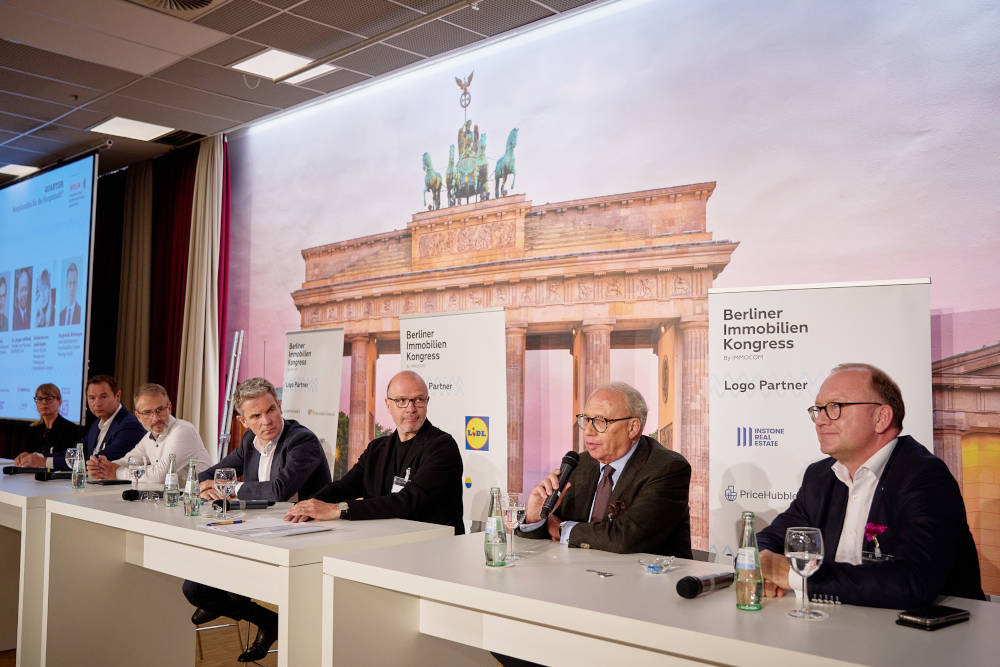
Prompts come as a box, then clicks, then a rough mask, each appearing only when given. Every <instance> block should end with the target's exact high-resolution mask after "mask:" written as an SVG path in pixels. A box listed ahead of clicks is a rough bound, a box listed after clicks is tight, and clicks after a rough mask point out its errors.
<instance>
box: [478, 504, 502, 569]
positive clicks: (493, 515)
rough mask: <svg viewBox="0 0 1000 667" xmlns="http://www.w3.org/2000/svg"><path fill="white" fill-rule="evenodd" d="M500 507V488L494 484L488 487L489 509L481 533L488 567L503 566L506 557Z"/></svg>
mask: <svg viewBox="0 0 1000 667" xmlns="http://www.w3.org/2000/svg"><path fill="white" fill-rule="evenodd" d="M500 508H501V503H500V488H499V487H496V486H494V487H493V488H492V489H490V509H489V514H488V515H487V516H486V526H485V531H484V533H483V550H484V551H485V552H486V564H487V565H488V566H489V567H503V566H504V561H505V560H506V558H507V531H506V530H504V526H503V516H502V515H501V514H500Z"/></svg>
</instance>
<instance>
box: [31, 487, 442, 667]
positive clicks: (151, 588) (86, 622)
mask: <svg viewBox="0 0 1000 667" xmlns="http://www.w3.org/2000/svg"><path fill="white" fill-rule="evenodd" d="M283 505H285V508H287V504H283ZM284 512H285V509H284V508H281V507H275V508H273V509H270V510H263V511H260V510H252V511H249V512H247V513H246V515H245V517H244V518H245V519H247V521H248V525H251V524H252V522H253V520H254V518H255V517H260V516H282V515H283V514H284ZM46 516H47V524H46V544H45V549H46V559H45V561H46V563H45V575H44V584H45V597H44V602H43V609H42V617H43V624H42V637H41V661H40V664H42V665H45V664H49V665H67V664H78V663H79V660H80V657H81V656H100V660H101V662H102V663H103V664H121V665H124V664H130V663H134V662H136V661H137V660H138V661H140V662H141V663H142V664H146V665H180V664H192V663H193V662H194V642H193V641H192V638H193V635H192V632H193V627H192V625H191V622H190V616H191V612H192V611H193V609H192V607H191V606H190V605H189V604H188V602H187V600H185V599H184V596H183V594H182V593H181V590H180V583H181V582H180V579H191V580H193V581H197V582H200V583H204V584H209V585H212V586H216V587H219V588H222V589H225V590H229V591H232V592H234V593H239V594H242V595H247V596H249V597H252V598H254V599H257V600H263V601H266V602H271V603H273V604H276V605H277V606H278V612H279V614H280V617H279V623H278V648H279V651H278V664H279V665H281V666H282V667H287V666H288V665H294V666H295V667H299V666H300V665H303V666H307V665H315V664H318V663H319V661H320V645H321V642H320V629H321V601H322V594H321V590H322V558H323V557H324V556H330V555H336V554H343V553H346V552H351V551H356V550H359V549H366V548H371V547H379V546H390V545H399V544H403V543H408V542H415V541H419V540H435V539H438V538H443V537H448V536H451V535H452V534H453V529H452V528H451V527H448V526H439V525H434V524H427V523H419V522H415V521H405V520H402V519H388V520H382V521H356V522H352V521H331V522H326V523H328V524H329V525H330V527H331V528H332V530H331V531H327V532H320V533H310V534H304V535H296V536H290V537H259V538H247V537H238V536H234V535H226V534H225V533H220V532H217V531H213V530H211V529H207V528H204V527H201V526H202V525H203V524H204V523H206V522H207V521H210V520H211V517H205V516H202V517H197V518H194V517H185V516H184V514H183V512H182V511H181V508H180V507H176V508H167V507H164V506H162V505H161V504H159V503H156V504H154V503H142V502H133V503H128V502H124V501H122V500H121V499H120V497H119V498H112V497H108V496H97V497H76V498H62V499H58V500H50V501H49V502H48V503H47V504H46ZM234 658H235V656H234Z"/></svg>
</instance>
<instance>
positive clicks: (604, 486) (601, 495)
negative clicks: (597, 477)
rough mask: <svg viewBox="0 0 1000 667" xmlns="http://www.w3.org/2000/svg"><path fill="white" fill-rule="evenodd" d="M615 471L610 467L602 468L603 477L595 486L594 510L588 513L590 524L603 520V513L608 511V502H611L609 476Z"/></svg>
mask: <svg viewBox="0 0 1000 667" xmlns="http://www.w3.org/2000/svg"><path fill="white" fill-rule="evenodd" d="M614 472H615V469H614V468H612V467H611V466H610V465H605V466H604V476H603V477H601V481H600V483H598V485H597V493H595V494H594V510H593V511H592V512H591V513H590V523H598V522H600V521H603V520H604V513H605V512H606V511H607V509H608V501H610V500H611V475H613V474H614Z"/></svg>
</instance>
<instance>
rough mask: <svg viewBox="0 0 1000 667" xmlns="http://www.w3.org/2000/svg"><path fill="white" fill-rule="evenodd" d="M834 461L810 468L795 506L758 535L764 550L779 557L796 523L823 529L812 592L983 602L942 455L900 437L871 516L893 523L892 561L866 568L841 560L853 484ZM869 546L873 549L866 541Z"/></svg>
mask: <svg viewBox="0 0 1000 667" xmlns="http://www.w3.org/2000/svg"><path fill="white" fill-rule="evenodd" d="M833 463H834V459H833V458H826V459H823V460H822V461H818V462H816V463H813V464H812V465H810V466H809V467H808V468H806V473H805V475H804V476H803V478H802V488H800V489H799V492H798V495H797V496H796V498H795V500H794V501H792V504H791V506H790V507H789V508H788V509H787V510H786V511H785V512H783V513H782V514H779V515H778V516H777V517H776V518H775V519H774V521H773V522H772V523H771V525H770V526H768V527H767V528H765V529H764V530H762V531H761V532H760V533H759V534H758V536H757V542H758V546H759V547H760V548H761V549H768V550H770V551H773V552H775V553H779V554H780V553H784V542H785V530H786V529H787V528H789V527H790V526H814V527H817V528H820V529H821V530H822V532H823V545H824V557H823V564H822V565H821V566H820V569H819V570H817V571H816V573H815V574H813V575H812V576H811V577H810V578H809V594H810V596H812V595H814V594H815V595H822V594H827V595H835V596H838V597H839V598H840V600H841V601H842V602H845V603H848V604H857V605H866V606H869V607H890V608H896V609H902V608H908V607H917V606H920V605H923V604H928V603H930V602H933V601H934V599H935V598H936V597H937V596H938V595H958V596H961V597H967V598H974V599H977V600H982V599H984V596H983V589H982V586H981V583H980V578H979V559H978V557H977V555H976V544H975V542H974V541H973V540H972V533H970V532H969V524H968V523H967V521H966V515H965V504H964V503H963V502H962V494H961V492H960V491H959V489H958V483H957V482H956V481H955V478H954V477H952V475H951V472H950V471H949V470H948V467H947V466H946V465H945V464H944V462H943V461H941V459H939V458H937V457H936V456H934V455H933V454H931V453H930V452H928V451H927V449H926V448H925V447H923V446H922V445H921V444H920V443H918V442H917V441H916V440H914V439H913V438H911V437H910V436H908V435H904V436H900V438H899V440H898V441H897V442H896V447H895V449H894V450H893V452H892V454H891V455H890V456H889V460H888V462H886V466H885V470H883V471H882V478H881V479H880V480H879V484H878V488H877V489H876V490H875V497H874V498H873V499H872V506H871V510H870V511H869V513H868V522H869V523H876V524H879V525H882V526H885V527H886V530H885V532H884V533H882V535H880V536H879V537H878V542H879V547H880V549H881V552H882V553H883V554H889V555H891V556H893V559H892V560H888V561H880V562H876V563H872V562H863V563H861V564H860V565H851V564H849V563H836V562H834V558H835V557H836V555H837V546H838V545H839V544H840V533H841V531H842V529H843V527H844V514H845V512H846V510H847V487H846V486H845V485H844V484H843V483H842V482H841V481H840V480H838V479H837V477H836V476H835V475H834V474H833V471H832V470H831V466H832V465H833ZM863 549H864V550H865V551H870V550H871V549H872V546H871V545H869V544H867V543H866V544H864V545H863ZM792 576H795V575H794V574H793V575H792Z"/></svg>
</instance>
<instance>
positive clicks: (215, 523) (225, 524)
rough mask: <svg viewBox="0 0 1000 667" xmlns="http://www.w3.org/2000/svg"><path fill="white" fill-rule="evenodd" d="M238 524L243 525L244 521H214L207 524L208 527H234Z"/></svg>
mask: <svg viewBox="0 0 1000 667" xmlns="http://www.w3.org/2000/svg"><path fill="white" fill-rule="evenodd" d="M237 523H243V519H237V520H236V521H214V522H212V523H206V524H205V525H206V526H232V525H234V524H237Z"/></svg>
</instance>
